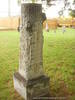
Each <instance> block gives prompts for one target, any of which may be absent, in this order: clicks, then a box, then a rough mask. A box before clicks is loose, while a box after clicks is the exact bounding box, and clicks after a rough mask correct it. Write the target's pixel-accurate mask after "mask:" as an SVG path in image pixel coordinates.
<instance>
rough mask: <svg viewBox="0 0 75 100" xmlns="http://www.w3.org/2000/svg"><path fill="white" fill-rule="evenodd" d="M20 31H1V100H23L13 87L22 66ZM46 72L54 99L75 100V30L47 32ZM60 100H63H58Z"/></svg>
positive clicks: (44, 50) (45, 44)
mask: <svg viewBox="0 0 75 100" xmlns="http://www.w3.org/2000/svg"><path fill="white" fill-rule="evenodd" d="M19 36H20V34H19V33H18V32H17V31H0V100H23V99H22V98H21V97H20V96H19V95H18V93H16V91H15V90H14V87H13V73H14V72H16V71H17V69H18V66H19V60H18V59H19ZM43 68H44V71H45V74H47V75H48V76H49V77H50V95H51V96H52V97H66V98H65V100H75V29H71V28H67V30H66V32H65V33H64V34H63V33H62V31H61V28H59V29H58V30H57V31H56V33H54V31H53V30H50V32H46V31H45V30H44V47H43ZM57 100H59V99H57Z"/></svg>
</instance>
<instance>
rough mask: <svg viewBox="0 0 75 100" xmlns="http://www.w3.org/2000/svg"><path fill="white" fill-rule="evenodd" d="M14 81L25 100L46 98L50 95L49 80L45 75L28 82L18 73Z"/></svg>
mask: <svg viewBox="0 0 75 100" xmlns="http://www.w3.org/2000/svg"><path fill="white" fill-rule="evenodd" d="M14 80H15V81H14V86H15V89H16V90H17V91H18V93H19V94H20V95H22V97H23V98H25V100H32V99H34V98H35V97H40V96H44V95H46V94H48V93H49V78H48V77H46V76H44V75H43V76H40V77H38V78H36V79H32V80H28V81H27V80H25V78H24V77H22V76H21V75H20V74H19V73H18V72H16V73H15V74H14Z"/></svg>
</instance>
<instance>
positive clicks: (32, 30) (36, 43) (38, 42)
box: [13, 4, 49, 100]
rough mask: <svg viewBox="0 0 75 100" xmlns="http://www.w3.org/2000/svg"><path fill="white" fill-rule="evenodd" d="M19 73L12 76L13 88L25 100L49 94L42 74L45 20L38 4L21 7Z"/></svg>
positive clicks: (45, 79) (47, 80)
mask: <svg viewBox="0 0 75 100" xmlns="http://www.w3.org/2000/svg"><path fill="white" fill-rule="evenodd" d="M21 7H22V8H21V9H22V10H21V16H22V27H21V32H20V33H21V34H20V59H19V71H18V72H17V73H15V74H14V77H13V79H14V87H15V89H16V90H17V91H18V92H19V94H20V95H21V96H23V97H24V98H25V100H32V99H33V97H37V96H42V95H45V94H47V93H48V92H49V78H48V77H46V76H44V72H43V32H42V23H43V21H44V20H45V17H44V14H42V6H41V5H40V4H22V5H21Z"/></svg>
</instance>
